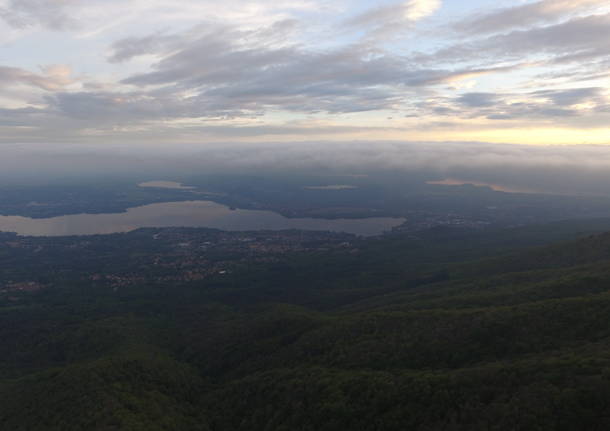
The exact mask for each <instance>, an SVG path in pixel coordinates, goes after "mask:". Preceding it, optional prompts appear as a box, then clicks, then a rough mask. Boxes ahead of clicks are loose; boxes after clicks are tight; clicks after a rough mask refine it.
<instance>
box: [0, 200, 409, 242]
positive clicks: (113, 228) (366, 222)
mask: <svg viewBox="0 0 610 431" xmlns="http://www.w3.org/2000/svg"><path fill="white" fill-rule="evenodd" d="M404 221H405V219H402V218H390V217H372V218H361V219H335V220H327V219H314V218H287V217H284V216H282V215H280V214H278V213H275V212H272V211H259V210H240V209H237V210H231V209H230V208H229V207H227V206H225V205H221V204H218V203H215V202H211V201H186V202H167V203H158V204H151V205H144V206H140V207H135V208H129V209H128V210H127V212H124V213H117V214H74V215H65V216H59V217H52V218H46V219H32V218H29V217H21V216H0V231H4V232H16V233H17V234H19V235H26V236H63V235H96V234H111V233H120V232H129V231H132V230H135V229H138V228H144V227H205V228H214V229H222V230H228V231H242V230H283V229H301V230H322V231H332V232H346V233H351V234H355V235H362V236H373V235H380V234H382V233H383V232H385V231H389V230H390V229H392V228H393V227H396V226H398V225H400V224H402V223H403V222H404Z"/></svg>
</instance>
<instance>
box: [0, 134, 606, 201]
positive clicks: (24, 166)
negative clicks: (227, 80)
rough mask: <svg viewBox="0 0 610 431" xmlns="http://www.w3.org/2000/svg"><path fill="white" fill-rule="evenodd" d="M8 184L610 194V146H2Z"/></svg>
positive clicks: (0, 167) (0, 170)
mask: <svg viewBox="0 0 610 431" xmlns="http://www.w3.org/2000/svg"><path fill="white" fill-rule="evenodd" d="M3 156H4V157H3V158H2V159H1V160H0V178H1V179H2V181H4V182H5V183H11V182H19V183H23V182H24V181H33V182H37V183H47V182H49V181H69V180H70V181H71V180H74V179H75V178H78V179H79V181H80V180H83V179H87V178H89V179H100V178H107V177H108V175H109V174H112V176H113V178H139V179H156V178H157V177H158V178H182V177H184V176H187V177H188V176H189V175H200V174H211V173H222V174H236V175H241V174H253V173H254V174H256V175H259V176H260V175H273V174H274V173H290V174H304V175H319V174H328V173H335V174H349V175H361V174H367V175H370V176H371V177H372V178H374V177H375V176H377V175H382V174H383V175H385V174H387V173H395V174H404V175H407V176H410V177H411V178H414V177H417V178H418V181H425V180H443V179H448V178H450V179H457V180H461V181H464V182H469V181H470V182H473V183H490V184H499V185H502V186H505V187H506V188H509V189H511V188H512V189H517V190H534V191H539V192H542V193H554V194H587V195H596V194H599V195H606V196H607V195H610V192H609V191H608V188H607V184H608V183H609V182H610V146H590V145H577V146H576V145H575V146H544V147H537V146H530V145H507V144H484V143H480V142H451V143H441V142H437V143H426V142H378V141H376V142H342V143H337V142H332V143H330V142H301V143H298V144H295V143H286V142H284V143H276V144H257V145H252V144H249V145H244V144H227V143H223V144H215V145H210V146H208V147H207V148H206V149H205V150H201V149H199V150H194V149H193V148H191V147H189V146H176V147H173V148H171V149H170V148H167V147H163V146H159V147H157V148H151V147H150V146H148V145H146V144H140V145H121V146H119V145H110V146H106V147H104V146H101V147H91V146H85V147H83V146H82V145H77V144H73V145H63V146H60V145H57V146H55V147H54V149H52V150H51V149H49V147H48V146H45V145H44V144H40V145H12V146H5V147H4V149H3Z"/></svg>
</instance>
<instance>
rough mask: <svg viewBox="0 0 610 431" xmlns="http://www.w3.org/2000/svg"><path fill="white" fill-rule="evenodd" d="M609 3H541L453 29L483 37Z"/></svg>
mask: <svg viewBox="0 0 610 431" xmlns="http://www.w3.org/2000/svg"><path fill="white" fill-rule="evenodd" d="M607 5H608V3H607V1H606V0H542V1H536V2H533V3H525V4H521V5H518V6H513V7H509V8H503V9H500V10H493V11H490V12H483V13H478V14H476V15H474V16H470V17H468V18H466V19H464V20H462V21H459V22H457V23H456V24H454V25H453V28H454V29H456V30H458V31H460V32H464V33H468V34H475V35H481V34H485V33H499V32H504V31H506V30H511V29H515V28H528V27H531V26H532V25H536V24H541V23H542V24H544V23H550V22H554V21H557V20H560V19H561V18H563V17H565V16H566V15H568V16H569V15H571V14H582V13H583V12H590V11H595V10H597V9H598V8H600V7H603V6H607Z"/></svg>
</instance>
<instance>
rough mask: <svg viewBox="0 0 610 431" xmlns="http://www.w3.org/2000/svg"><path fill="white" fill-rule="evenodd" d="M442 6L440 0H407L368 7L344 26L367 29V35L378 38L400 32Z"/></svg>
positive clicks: (359, 29)
mask: <svg viewBox="0 0 610 431" xmlns="http://www.w3.org/2000/svg"><path fill="white" fill-rule="evenodd" d="M441 6H442V2H441V0H409V1H406V2H402V3H395V4H390V5H386V6H379V7H376V8H373V9H369V10H367V11H365V12H363V13H361V14H359V15H357V16H355V17H353V18H351V19H349V20H348V21H347V22H346V23H345V26H346V27H348V28H351V29H355V30H358V31H362V30H363V29H365V30H368V31H369V37H373V38H380V37H386V36H388V35H392V34H395V33H401V32H403V31H405V30H406V29H408V28H409V27H410V26H412V25H413V23H415V22H417V21H419V20H421V19H424V18H426V17H428V16H430V15H432V14H434V13H435V12H436V11H437V10H438V9H440V8H441Z"/></svg>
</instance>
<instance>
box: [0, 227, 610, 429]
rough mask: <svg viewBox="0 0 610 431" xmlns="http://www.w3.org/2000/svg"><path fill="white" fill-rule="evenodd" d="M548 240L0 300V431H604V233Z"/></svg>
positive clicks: (607, 312) (475, 244)
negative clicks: (543, 244)
mask: <svg viewBox="0 0 610 431" xmlns="http://www.w3.org/2000/svg"><path fill="white" fill-rule="evenodd" d="M553 229H555V228H549V230H547V231H546V232H547V234H545V235H546V236H545V235H542V236H544V237H545V238H555V237H556V239H558V240H561V239H564V241H563V242H560V243H557V244H553V245H549V246H540V244H541V243H542V242H544V241H541V240H539V239H538V237H536V235H541V233H540V232H542V231H541V230H540V229H538V230H531V231H530V234H529V235H531V236H529V237H528V234H526V233H524V232H525V231H522V233H521V234H519V235H521V236H519V235H517V234H516V233H515V232H516V231H512V233H511V232H507V231H504V232H495V233H493V234H489V235H493V237H492V236H485V235H482V234H481V235H479V236H475V237H471V238H472V240H470V241H469V240H468V235H466V237H465V236H464V234H463V233H455V232H436V233H434V232H433V233H429V236H428V237H426V241H428V242H426V243H427V244H430V246H429V247H425V246H424V245H422V244H423V243H421V242H418V241H419V240H413V239H406V238H401V237H388V238H387V239H384V240H374V241H372V242H366V243H362V244H359V245H358V249H357V250H356V251H351V252H349V253H343V254H342V253H339V252H336V251H332V250H331V251H328V252H318V253H310V252H304V253H300V254H296V255H294V256H291V257H290V258H287V259H285V260H284V261H281V262H273V263H269V264H264V263H260V264H257V265H253V266H244V267H243V268H242V269H240V270H239V271H235V272H234V273H232V274H230V275H229V276H226V277H224V278H221V277H217V278H211V279H206V280H203V281H200V282H189V283H182V282H181V283H169V282H168V283H166V284H158V283H157V284H150V283H148V284H147V283H143V284H135V285H130V286H128V287H125V288H121V289H107V288H105V287H104V286H98V285H91V286H87V285H83V284H82V283H73V282H71V281H70V278H69V277H67V276H65V273H62V274H64V275H62V277H64V278H62V280H64V279H65V280H66V281H65V283H64V285H63V286H58V287H54V288H52V289H51V288H48V289H42V290H39V291H36V292H23V293H22V294H19V295H18V294H11V296H10V297H2V303H1V304H2V306H1V308H0V340H2V341H1V343H0V379H1V380H0V381H1V383H0V429H2V430H5V429H6V430H14V431H19V430H36V431H39V430H57V431H71V430H130V431H131V430H143V431H144V430H146V431H155V430H185V431H190V430H215V431H216V430H217V431H234V430H244V431H245V430H248V431H257V430H261V431H263V430H264V431H272V430H273V431H274V430H303V431H309V430H312V431H313V430H328V431H330V430H341V431H343V430H396V431H399V430H400V431H404V430H426V431H431V430H464V431H466V430H468V431H477V430H498V431H503V430H506V431H508V430H511V431H512V430H566V431H567V430H570V431H572V430H606V429H610V414H609V413H608V412H610V234H606V233H602V234H594V235H591V234H590V233H589V232H584V233H585V235H584V236H582V237H581V238H579V239H575V240H574V239H573V240H569V241H566V240H565V239H567V238H572V237H573V236H574V235H573V232H572V233H567V234H565V235H559V234H557V233H556V232H555V231H554V230H553ZM578 231H579V232H581V233H583V232H582V230H578ZM585 231H586V229H585ZM432 238H436V242H435V243H434V245H433V244H432V242H430V241H432ZM465 238H466V239H465ZM527 238H530V240H527ZM113 240H114V241H117V239H116V238H115V239H113ZM108 241H111V239H110V238H109V239H108ZM418 244H419V245H418ZM523 245H532V246H534V245H535V246H536V247H534V248H523V247H522V246H523ZM108 247H110V246H108ZM417 247H420V248H417ZM124 248H125V247H124ZM477 250H478V252H477ZM491 250H493V253H492V251H491ZM130 253H132V254H133V255H134V256H136V258H137V259H139V261H142V259H143V257H142V253H144V251H141V252H140V254H138V253H136V252H135V251H133V250H132V251H130ZM492 255H495V257H494V256H492ZM43 258H44V257H40V259H43ZM28 259H30V260H31V259H32V258H31V257H28ZM44 259H46V258H44ZM49 259H50V258H49ZM105 262H106V263H105V264H106V265H108V262H107V261H105ZM30 263H31V262H30ZM43 263H44V262H41V263H40V265H41V266H40V268H45V266H44V265H43ZM88 265H91V263H90V262H89V263H88ZM87 268H90V267H89V266H88V267H87ZM88 270H89V269H88ZM142 270H143V271H146V270H147V268H145V267H143V268H142ZM45 276H46V277H48V278H49V279H52V278H53V277H55V276H56V274H55V275H54V274H52V273H49V274H46V275H45Z"/></svg>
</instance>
